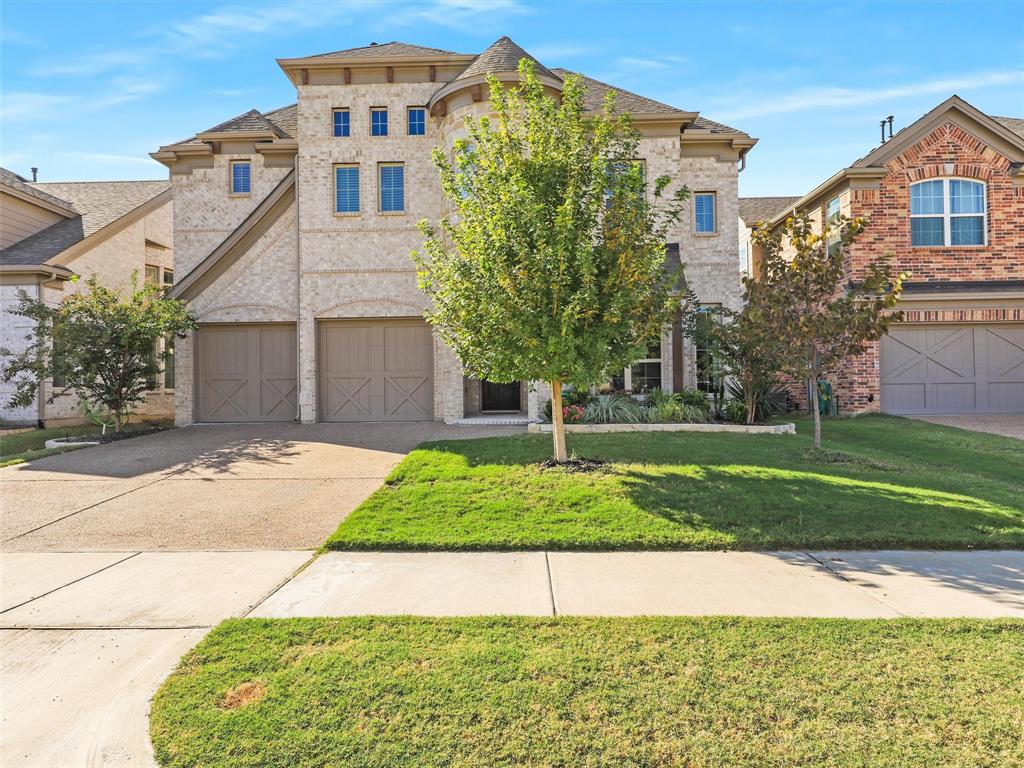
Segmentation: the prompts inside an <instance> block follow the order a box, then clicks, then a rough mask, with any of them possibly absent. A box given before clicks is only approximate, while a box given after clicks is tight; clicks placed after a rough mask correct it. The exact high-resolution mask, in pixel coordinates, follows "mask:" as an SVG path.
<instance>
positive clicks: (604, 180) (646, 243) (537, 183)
mask: <svg viewBox="0 0 1024 768" xmlns="http://www.w3.org/2000/svg"><path fill="white" fill-rule="evenodd" d="M519 72H520V83H519V84H518V85H516V86H514V87H511V88H506V87H503V86H502V85H501V83H499V82H498V80H497V79H495V78H493V77H490V78H489V79H488V85H489V86H490V101H491V107H492V109H493V113H494V115H493V118H491V117H481V118H479V119H472V118H467V120H466V131H467V135H466V136H465V137H464V138H460V139H458V140H457V141H456V142H455V145H454V149H453V153H452V157H451V158H449V156H448V155H447V154H446V153H445V152H443V151H442V150H440V149H435V150H434V155H433V158H434V163H435V164H436V166H437V168H438V170H439V171H440V175H441V186H442V189H443V190H444V194H445V197H446V198H447V200H448V203H449V205H450V208H451V212H452V215H451V216H450V217H446V218H443V219H442V220H441V222H440V230H438V229H435V228H434V226H432V225H431V224H430V223H429V222H426V221H424V222H421V224H420V226H421V229H422V231H423V233H424V236H425V238H426V242H425V244H424V246H423V248H422V250H421V251H420V252H417V253H414V254H413V259H414V260H415V262H416V265H417V268H418V272H419V283H420V287H421V288H422V290H423V291H424V292H425V293H426V294H427V295H428V296H429V297H430V298H431V300H432V307H431V309H430V310H429V312H428V313H427V318H428V320H429V321H430V322H431V324H432V325H433V326H434V328H435V329H436V330H437V332H438V334H439V335H440V336H441V338H442V339H443V340H444V341H445V343H446V344H448V345H449V346H450V347H451V349H452V350H453V351H454V352H455V353H456V354H457V355H458V357H459V359H460V360H461V361H462V364H463V365H464V366H465V369H466V370H467V371H468V372H469V373H470V374H471V375H473V376H476V377H479V378H482V379H488V380H490V381H494V382H512V381H517V380H528V381H532V380H542V381H548V382H550V383H551V399H552V408H551V416H552V419H551V421H552V427H553V428H552V432H553V439H554V456H555V460H556V461H558V462H564V461H567V460H568V455H567V452H566V448H565V432H564V429H563V418H562V386H563V384H572V385H575V386H578V387H587V386H589V385H591V384H593V383H595V382H597V381H599V380H601V378H602V377H603V376H604V375H605V373H606V372H607V371H609V370H614V369H620V368H624V367H625V366H627V365H630V364H632V363H633V362H634V361H635V360H637V359H639V358H640V357H642V356H643V352H644V350H645V348H646V345H647V344H648V342H649V341H650V340H651V339H652V338H657V337H658V336H659V335H660V334H661V333H662V331H663V328H664V324H665V323H667V322H668V321H669V319H670V318H671V316H672V311H673V305H674V304H675V301H674V300H673V297H672V295H671V293H670V290H669V289H670V286H671V284H672V282H673V281H672V280H671V279H670V278H669V277H667V276H666V275H665V274H664V263H665V250H666V248H665V243H666V230H667V227H668V226H669V225H670V223H671V222H673V221H676V220H677V219H678V216H679V208H680V206H681V203H682V201H683V200H684V199H685V198H686V197H687V196H688V194H689V193H688V190H687V189H686V188H685V187H681V188H679V189H676V190H675V192H674V193H673V194H671V195H668V194H667V193H666V189H667V187H668V185H669V178H668V177H659V178H658V179H656V180H655V181H654V183H653V185H652V190H653V194H651V195H650V196H649V195H648V194H647V183H646V180H645V178H644V168H643V165H642V164H641V163H638V162H637V158H638V156H639V153H638V142H637V137H638V134H637V133H636V131H634V130H633V129H632V127H631V125H630V120H629V116H628V115H627V114H616V112H615V108H614V102H613V100H612V97H611V95H610V94H609V95H608V96H607V97H606V100H605V103H604V108H603V110H602V111H601V112H600V113H599V114H596V115H593V116H588V115H585V114H584V108H583V90H582V88H581V86H580V83H579V79H578V78H576V77H575V76H572V75H570V76H567V77H566V78H565V81H564V85H563V89H562V94H561V99H560V100H559V101H556V100H555V99H554V98H552V97H551V96H549V95H548V94H546V93H545V91H544V86H543V85H542V84H541V83H540V81H539V80H538V79H537V78H536V76H535V74H534V68H533V64H532V62H530V61H528V60H526V59H524V60H523V61H521V62H520V65H519Z"/></svg>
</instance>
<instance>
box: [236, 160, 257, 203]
mask: <svg viewBox="0 0 1024 768" xmlns="http://www.w3.org/2000/svg"><path fill="white" fill-rule="evenodd" d="M250 192H252V165H251V164H250V163H249V161H248V160H232V161H231V194H233V195H248V194H249V193H250Z"/></svg>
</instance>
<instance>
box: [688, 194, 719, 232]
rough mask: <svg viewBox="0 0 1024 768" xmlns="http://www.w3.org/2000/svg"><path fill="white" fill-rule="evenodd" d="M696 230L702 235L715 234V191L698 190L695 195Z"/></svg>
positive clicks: (694, 214)
mask: <svg viewBox="0 0 1024 768" xmlns="http://www.w3.org/2000/svg"><path fill="white" fill-rule="evenodd" d="M693 216H694V231H695V232H697V233H698V234H702V235H713V234H715V232H716V230H715V193H714V192H697V193H696V194H695V195H694V196H693Z"/></svg>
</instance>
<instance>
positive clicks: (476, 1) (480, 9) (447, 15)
mask: <svg viewBox="0 0 1024 768" xmlns="http://www.w3.org/2000/svg"><path fill="white" fill-rule="evenodd" d="M530 12H531V11H530V9H529V8H527V7H526V6H524V5H522V4H521V3H519V2H518V0H434V2H432V3H430V4H429V5H427V6H426V7H423V8H417V7H416V6H407V10H404V11H399V13H398V14H395V15H392V17H390V18H389V21H392V22H393V23H396V24H413V23H419V22H423V21H426V22H429V23H431V24H437V25H438V26H441V27H448V28H450V29H455V30H458V31H460V32H473V33H477V34H479V33H480V32H481V25H483V24H485V23H487V22H494V21H497V20H500V19H503V18H505V17H507V16H517V15H523V14H527V13H530Z"/></svg>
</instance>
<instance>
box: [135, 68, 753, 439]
mask: <svg viewBox="0 0 1024 768" xmlns="http://www.w3.org/2000/svg"><path fill="white" fill-rule="evenodd" d="M310 61H311V62H312V63H313V64H316V63H317V62H315V61H314V60H312V59H311V60H310ZM399 63H400V62H399ZM282 66H284V65H282ZM443 66H445V65H444V63H443V62H442V61H441V60H439V63H438V64H437V65H436V67H435V66H434V65H431V66H428V65H427V64H426V63H424V64H422V65H417V66H416V67H414V66H412V65H410V66H408V67H401V66H395V67H393V68H392V67H387V68H385V67H384V66H379V67H363V68H354V69H351V71H349V70H348V68H341V67H340V65H339V69H338V70H337V71H336V72H331V71H328V70H326V69H323V68H322V67H321V68H318V69H311V70H308V71H307V70H305V69H302V70H301V72H302V73H303V74H301V75H300V74H299V72H300V70H298V69H296V70H294V71H293V70H287V71H289V75H290V76H293V81H294V82H296V90H297V96H298V106H297V120H296V126H295V133H294V137H293V138H294V140H295V150H294V159H293V161H292V167H294V168H295V169H296V173H295V185H296V201H295V204H294V205H293V206H292V208H290V209H289V210H288V211H287V213H285V214H283V215H282V216H281V217H280V218H279V219H278V220H277V221H276V222H275V223H274V224H273V226H272V227H271V229H270V230H269V231H268V232H266V233H265V234H264V235H263V236H262V237H261V238H260V239H259V240H258V241H257V242H256V243H255V244H253V245H252V246H251V248H250V249H249V251H248V252H247V253H246V254H245V255H244V256H243V257H242V258H240V259H239V260H238V261H237V262H235V263H234V264H232V265H231V266H230V267H229V268H228V269H227V270H226V271H225V272H224V273H223V274H220V275H219V276H218V277H216V279H214V280H213V281H212V282H211V283H209V284H208V285H205V287H203V288H202V290H201V292H200V293H199V294H198V295H197V296H196V297H195V298H194V299H192V307H193V310H194V311H195V313H196V315H197V317H198V319H199V322H200V323H203V322H270V321H287V322H296V323H297V333H298V409H297V410H298V413H297V414H296V416H297V418H298V419H299V420H301V421H303V422H314V421H317V420H319V419H320V418H321V414H319V413H318V393H317V384H318V375H317V371H318V366H317V337H318V323H320V322H321V321H324V320H333V319H344V318H366V317H377V318H412V317H414V318H418V317H422V316H423V313H424V311H425V310H426V308H427V300H426V297H425V295H424V294H423V293H421V292H420V291H419V289H418V288H417V284H416V274H415V270H414V267H413V263H412V261H411V259H410V253H411V252H412V251H413V250H414V249H416V248H418V247H420V246H421V245H422V236H421V234H420V232H419V230H418V228H417V222H419V221H420V220H422V219H427V220H430V221H433V222H437V221H438V220H439V219H440V218H441V216H442V215H443V213H444V201H443V196H442V193H441V189H440V183H439V179H438V174H437V170H436V168H435V167H434V165H433V162H432V160H431V151H432V150H433V148H434V147H435V146H441V147H443V148H446V149H450V148H451V146H452V143H453V141H454V139H455V137H456V136H457V135H459V134H460V133H461V132H462V131H463V120H464V118H465V116H466V115H467V114H474V115H479V114H482V113H484V112H486V111H487V110H488V109H489V107H488V105H487V102H486V100H475V99H474V98H473V96H472V91H471V90H470V89H467V90H465V91H458V92H454V93H452V94H451V95H450V96H449V97H447V103H446V105H445V109H443V110H437V109H435V110H434V111H433V112H431V113H429V114H428V116H427V120H426V134H425V135H423V136H409V135H407V123H406V119H407V118H406V114H407V112H406V111H407V109H408V108H409V107H424V106H425V105H427V104H428V103H429V102H430V100H431V98H432V96H433V95H434V94H435V93H436V92H437V91H438V88H439V85H441V84H443V81H441V82H438V81H437V80H434V79H432V78H434V77H439V72H440V71H441V69H443ZM460 66H464V64H463V65H460ZM449 69H450V70H451V71H450V72H449V73H448V74H447V75H446V76H445V79H448V77H451V75H452V74H453V73H457V72H458V71H460V69H459V68H458V67H456V68H454V69H451V67H450V66H449ZM374 107H376V108H381V107H384V108H387V110H388V116H389V132H388V135H387V136H372V135H370V126H371V119H370V110H371V108H374ZM342 108H343V109H347V110H348V111H349V119H350V126H351V134H350V135H349V136H347V137H335V136H334V135H333V133H332V113H333V110H334V109H342ZM666 109H668V108H666ZM680 114H681V115H682V114H684V113H680ZM681 119H682V118H680V120H681ZM200 138H202V137H200ZM210 139H211V140H210V141H209V142H208V145H209V147H210V150H209V152H208V155H207V156H204V157H203V158H202V159H201V160H199V161H195V160H185V159H183V156H182V155H181V154H180V153H179V152H176V150H175V146H176V145H171V146H169V147H165V148H163V149H162V150H161V153H158V154H157V155H155V156H157V157H158V158H159V159H162V160H163V161H164V162H166V163H167V164H168V165H169V166H170V167H171V170H172V180H173V187H174V195H175V224H174V236H175V245H176V261H177V264H178V267H179V271H180V274H183V275H184V274H187V273H188V272H189V271H190V270H192V269H194V268H195V267H196V266H197V265H199V264H200V263H201V262H202V261H203V259H205V258H206V257H207V255H209V254H210V253H211V252H212V251H214V249H215V248H217V246H218V245H219V244H220V243H222V242H223V241H224V240H225V238H227V237H228V236H229V235H231V233H232V232H233V231H234V230H235V229H236V228H237V227H238V225H239V224H240V223H241V222H242V221H243V219H244V218H245V217H246V216H247V215H248V214H249V213H250V212H251V211H252V210H253V209H254V208H255V206H257V205H258V204H259V203H260V201H261V200H263V199H264V198H265V197H266V196H267V194H268V193H270V191H271V190H273V189H274V187H275V186H276V185H277V184H278V183H279V182H280V180H281V179H282V178H283V177H284V176H285V174H286V173H287V172H288V170H289V164H287V163H285V162H283V161H281V160H279V159H277V158H275V162H274V164H273V165H271V166H268V165H267V164H265V163H264V155H263V152H265V148H263V147H261V146H260V145H259V144H256V143H254V144H250V145H246V144H245V142H244V141H242V140H241V139H240V140H238V141H236V142H233V143H228V142H227V141H223V142H222V141H220V135H219V134H218V135H216V136H213V135H211V136H210ZM747 140H748V141H752V140H749V137H747ZM731 141H732V140H731V138H726V137H723V139H722V140H721V142H710V143H709V142H707V141H705V142H703V143H700V144H699V145H698V144H694V145H693V146H688V145H687V142H686V137H685V135H684V136H683V139H682V140H681V139H680V135H679V128H678V126H676V128H675V129H674V133H671V132H669V133H667V134H666V132H665V130H664V128H662V130H660V131H652V132H651V134H650V135H649V136H645V138H643V139H642V140H641V153H642V155H643V159H644V160H645V161H646V163H647V167H648V169H649V176H650V177H651V178H654V177H655V176H658V175H662V174H667V175H669V176H671V177H673V179H676V180H677V183H679V184H685V185H687V186H688V187H689V188H690V189H691V190H694V191H709V192H714V193H715V194H716V200H717V211H716V216H717V221H718V223H719V227H718V231H717V232H716V233H714V234H711V235H700V236H698V235H695V234H694V233H693V218H692V211H688V214H687V216H685V217H684V219H683V220H682V221H681V222H680V223H679V225H678V227H676V228H675V229H674V230H673V231H672V232H671V234H670V240H672V241H673V242H678V243H679V245H680V253H681V258H682V261H683V262H684V263H685V264H686V267H687V272H686V274H687V280H688V283H689V285H690V286H691V287H692V288H693V289H694V290H696V291H697V293H698V295H700V296H701V298H702V299H703V300H705V301H708V302H712V303H721V304H724V305H726V306H736V304H737V303H738V301H739V296H740V284H739V270H738V265H737V258H736V253H737V248H738V240H737V233H736V230H735V228H734V227H733V226H731V222H733V221H735V219H736V215H737V207H736V206H737V202H736V201H737V161H738V159H739V155H738V150H737V149H735V148H734V147H733V146H732V143H731ZM194 146H197V148H196V149H195V150H193V151H194V152H196V153H198V152H201V151H202V149H201V147H200V146H199V145H194ZM229 147H230V149H231V152H230V153H228V152H227V148H229ZM242 158H246V159H251V161H252V178H253V191H252V194H251V195H250V196H249V197H247V198H241V199H239V198H232V197H230V196H229V194H228V168H229V163H230V161H231V160H232V159H242ZM381 163H401V164H403V166H404V183H405V210H404V212H402V213H399V214H392V213H382V212H381V211H380V210H379V204H378V168H379V165H380V164H381ZM338 164H345V165H355V166H358V169H359V193H360V195H359V197H360V206H359V212H358V214H338V213H336V212H335V188H334V187H335V184H334V167H335V166H336V165H338ZM727 223H729V225H727ZM434 346H435V350H434V352H435V354H434V418H435V419H438V420H445V421H448V422H452V421H457V420H459V419H461V418H463V417H464V416H465V415H467V414H471V413H473V412H475V411H477V410H478V409H479V389H478V385H479V383H478V382H475V384H476V385H477V389H475V390H474V389H473V387H472V386H471V383H470V382H469V381H467V379H466V378H465V377H464V375H463V371H462V367H461V365H460V364H459V361H458V360H457V359H456V358H455V356H454V354H453V353H451V352H450V350H448V349H446V348H445V346H444V345H443V344H442V343H441V342H440V341H438V340H435V345H434ZM191 347H192V339H191V338H190V339H188V340H185V341H184V342H180V343H179V345H178V347H177V380H178V382H179V386H178V389H177V392H176V395H177V419H178V421H179V423H188V422H190V421H192V420H193V418H194V416H195V413H194V405H193V398H194V393H193V390H194V386H193V384H192V378H193V371H192V369H193V365H194V363H193V360H192V353H191ZM671 347H672V341H671V338H670V337H669V336H666V341H665V344H664V345H663V381H664V384H665V386H666V388H671V385H672V371H671V361H672V351H671ZM691 358H692V355H690V354H689V352H688V351H687V357H686V360H687V361H688V363H687V364H688V367H689V368H690V369H692V359H691ZM687 375H688V379H687V380H688V382H689V383H692V381H693V375H692V370H690V371H689V373H688V374H687ZM186 382H188V385H186ZM524 390H525V391H526V394H525V395H524V398H523V399H524V401H525V405H526V409H527V410H528V412H529V414H530V415H531V416H534V417H536V416H537V415H538V414H539V413H540V410H541V409H542V408H543V404H544V402H545V401H546V399H547V397H548V393H547V390H546V387H545V385H544V384H538V385H535V386H531V387H526V388H524ZM467 393H468V394H467Z"/></svg>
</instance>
